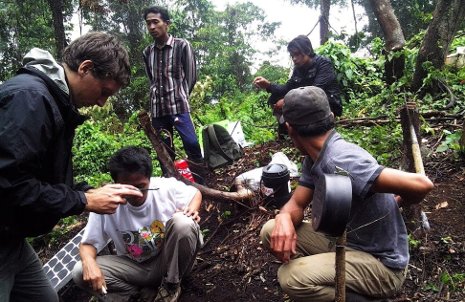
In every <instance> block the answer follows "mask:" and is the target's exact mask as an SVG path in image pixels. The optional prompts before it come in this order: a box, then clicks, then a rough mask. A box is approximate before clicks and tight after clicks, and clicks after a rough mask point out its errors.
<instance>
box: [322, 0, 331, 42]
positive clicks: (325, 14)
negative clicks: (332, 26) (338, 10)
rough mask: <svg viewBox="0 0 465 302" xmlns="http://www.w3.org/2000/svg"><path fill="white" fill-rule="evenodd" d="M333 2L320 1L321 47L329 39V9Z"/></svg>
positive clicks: (328, 0)
mask: <svg viewBox="0 0 465 302" xmlns="http://www.w3.org/2000/svg"><path fill="white" fill-rule="evenodd" d="M330 8H331V0H320V45H323V44H325V43H326V41H328V39H329V9H330Z"/></svg>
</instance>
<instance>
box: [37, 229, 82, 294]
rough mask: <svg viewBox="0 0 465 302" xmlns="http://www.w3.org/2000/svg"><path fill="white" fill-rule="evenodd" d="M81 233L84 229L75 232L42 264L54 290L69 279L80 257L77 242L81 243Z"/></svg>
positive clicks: (57, 289)
mask: <svg viewBox="0 0 465 302" xmlns="http://www.w3.org/2000/svg"><path fill="white" fill-rule="evenodd" d="M83 233H84V229H82V230H81V231H80V232H79V233H77V234H76V236H74V238H73V239H71V240H70V241H69V242H68V243H67V244H66V245H65V246H64V247H63V248H62V249H61V250H59V251H58V253H56V254H55V256H53V257H52V259H50V260H49V261H48V262H47V263H46V264H45V265H44V268H43V269H44V271H45V274H46V275H47V277H48V279H49V280H50V282H51V283H52V286H53V287H54V288H55V290H56V291H59V290H60V289H61V288H62V287H63V286H65V285H66V284H67V283H68V282H69V280H71V277H72V275H71V272H72V270H73V267H74V265H75V264H76V262H78V261H79V260H80V259H81V258H80V256H79V243H81V239H82V234H83Z"/></svg>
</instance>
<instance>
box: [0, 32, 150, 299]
mask: <svg viewBox="0 0 465 302" xmlns="http://www.w3.org/2000/svg"><path fill="white" fill-rule="evenodd" d="M23 63H24V66H23V67H22V68H21V69H20V70H19V71H18V73H17V74H16V75H15V76H14V77H13V78H11V79H9V80H8V81H5V82H4V83H3V84H1V85H0V129H1V130H0V200H1V202H0V301H34V302H41V301H43V302H54V301H58V300H59V299H58V295H57V293H56V291H55V289H54V288H53V287H52V285H51V283H50V281H49V280H48V278H47V276H46V275H45V273H44V271H43V269H42V263H41V261H40V260H39V258H38V257H37V254H36V253H35V252H34V250H33V248H32V247H31V246H30V244H29V243H28V241H27V240H26V237H36V236H39V235H42V234H46V233H48V232H50V231H51V230H52V228H53V227H54V226H55V225H56V224H57V222H58V221H59V220H60V219H61V218H63V217H67V216H71V215H77V214H80V213H82V212H83V211H92V212H97V213H102V214H111V213H114V212H115V210H116V208H117V207H118V206H119V205H120V204H124V203H126V199H125V197H127V196H131V195H134V196H142V194H141V193H140V192H139V191H137V190H135V188H134V187H133V186H130V185H115V184H113V185H106V186H103V187H101V188H97V189H90V187H89V186H87V185H84V184H80V185H78V184H75V183H74V182H73V169H72V154H71V148H72V144H73V138H74V131H75V129H76V128H77V127H78V125H80V124H81V123H82V122H83V121H84V117H83V116H81V115H80V114H79V112H78V110H77V108H80V107H89V106H94V105H98V106H103V105H104V104H105V102H106V101H107V99H108V98H109V97H110V96H111V95H113V94H115V93H116V92H117V91H118V90H119V89H120V88H121V87H125V86H127V85H128V84H129V77H130V74H131V71H130V66H129V58H128V53H127V51H126V49H125V48H124V47H123V45H122V44H121V42H120V41H119V40H118V39H116V38H115V37H114V36H112V35H109V34H107V33H103V32H92V33H88V34H86V35H83V36H81V37H79V38H77V39H76V40H74V41H73V42H71V44H69V45H68V46H67V47H66V48H65V49H64V51H63V56H62V62H61V63H58V62H57V61H55V59H54V58H53V57H52V55H51V54H50V53H49V52H48V51H46V50H43V49H39V48H33V49H32V50H31V51H29V52H28V53H27V54H26V56H25V57H24V60H23Z"/></svg>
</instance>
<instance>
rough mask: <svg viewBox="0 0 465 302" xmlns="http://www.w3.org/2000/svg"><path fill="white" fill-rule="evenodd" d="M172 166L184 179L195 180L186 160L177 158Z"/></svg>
mask: <svg viewBox="0 0 465 302" xmlns="http://www.w3.org/2000/svg"><path fill="white" fill-rule="evenodd" d="M174 166H175V168H176V169H177V170H178V171H179V173H180V174H181V175H182V176H183V177H184V178H185V179H187V180H190V181H191V182H195V180H194V176H193V175H192V172H191V170H190V169H189V165H188V164H187V161H186V160H184V159H180V160H177V161H175V162H174Z"/></svg>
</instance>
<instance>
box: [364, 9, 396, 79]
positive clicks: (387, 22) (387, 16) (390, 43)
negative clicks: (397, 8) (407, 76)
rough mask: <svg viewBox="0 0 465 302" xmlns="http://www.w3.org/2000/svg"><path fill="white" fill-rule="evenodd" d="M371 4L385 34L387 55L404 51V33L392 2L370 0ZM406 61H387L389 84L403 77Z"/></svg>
mask: <svg viewBox="0 0 465 302" xmlns="http://www.w3.org/2000/svg"><path fill="white" fill-rule="evenodd" d="M370 4H371V7H372V9H373V12H374V13H375V15H376V18H377V19H378V22H379V25H380V26H381V29H382V30H383V33H384V39H385V51H386V54H389V53H391V52H396V51H400V50H402V48H403V47H404V45H405V38H404V33H403V31H402V28H401V27H400V23H399V21H398V20H397V17H396V15H395V13H394V10H393V8H392V5H391V2H390V1H389V0H370ZM404 60H405V59H404V57H403V56H398V57H394V58H393V59H391V60H389V59H388V60H386V65H385V77H386V82H387V83H393V82H394V81H395V80H396V79H399V78H400V77H401V76H402V75H403V73H404V67H405V62H404Z"/></svg>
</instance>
